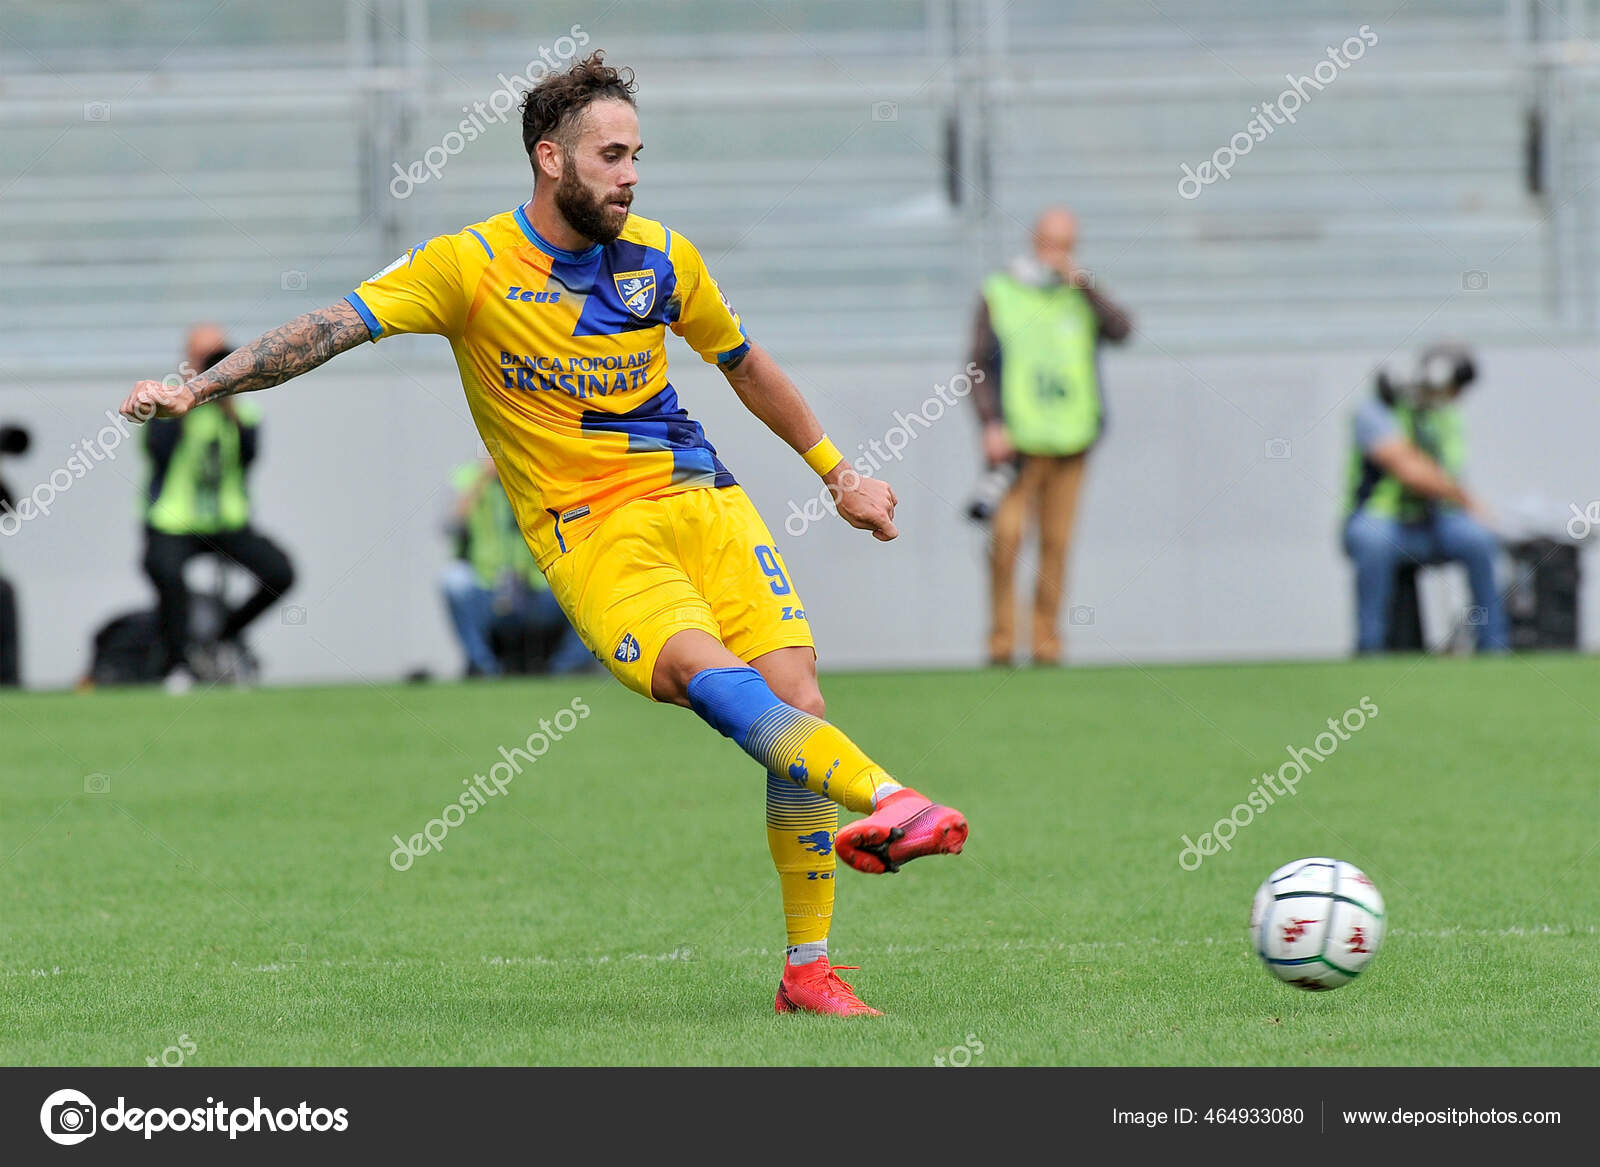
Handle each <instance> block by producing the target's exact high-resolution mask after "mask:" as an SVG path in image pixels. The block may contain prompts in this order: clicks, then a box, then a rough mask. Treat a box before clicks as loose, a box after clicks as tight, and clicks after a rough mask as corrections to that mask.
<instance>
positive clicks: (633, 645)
mask: <svg viewBox="0 0 1600 1167" xmlns="http://www.w3.org/2000/svg"><path fill="white" fill-rule="evenodd" d="M611 655H612V656H614V657H616V658H617V659H618V660H619V661H621V662H622V663H623V664H625V665H628V664H632V663H633V662H634V661H636V660H638V659H639V642H638V641H637V640H635V639H634V638H633V633H631V632H625V633H623V636H622V642H621V643H620V644H618V645H617V651H616V652H614V653H612V654H611Z"/></svg>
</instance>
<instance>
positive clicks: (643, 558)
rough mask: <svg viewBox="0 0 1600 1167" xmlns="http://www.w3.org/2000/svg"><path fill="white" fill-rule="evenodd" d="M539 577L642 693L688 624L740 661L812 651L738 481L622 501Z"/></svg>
mask: <svg viewBox="0 0 1600 1167" xmlns="http://www.w3.org/2000/svg"><path fill="white" fill-rule="evenodd" d="M545 577H546V578H547V579H548V580H549V582H550V591H551V592H552V593H553V594H554V595H555V597H556V599H557V601H559V602H560V604H561V607H562V608H563V609H564V610H565V611H566V613H567V618H568V619H570V620H571V621H572V626H573V627H574V628H576V629H577V630H578V635H579V636H581V637H582V638H583V642H584V644H586V645H588V646H589V650H590V651H591V652H593V653H594V654H595V656H597V657H598V658H599V659H600V660H601V662H602V663H604V664H605V666H606V667H607V668H608V669H610V670H611V672H612V675H614V676H615V677H616V678H617V680H619V681H621V682H622V683H623V684H624V685H626V686H628V688H630V689H632V690H633V691H634V692H636V693H642V694H644V695H645V696H646V697H649V696H651V693H650V678H651V676H652V675H653V674H654V672H655V667H656V658H657V657H658V656H660V655H661V648H662V646H663V645H664V644H666V642H667V640H668V639H669V638H671V637H672V636H673V634H675V633H677V632H681V631H682V630H683V629H685V628H699V629H701V630H702V631H704V632H708V633H710V634H711V635H712V636H715V637H716V638H717V639H718V640H720V641H722V643H723V644H724V645H726V646H727V648H728V651H730V652H732V653H733V655H734V656H736V657H738V658H739V659H740V660H743V661H752V660H755V658H756V657H758V656H761V655H762V654H763V653H767V652H771V651H772V650H773V649H776V648H792V647H804V648H810V649H812V650H813V651H815V644H814V642H813V641H812V639H811V625H810V624H808V623H807V622H806V612H805V606H804V605H803V604H802V603H801V602H800V597H799V595H797V594H796V592H795V589H794V584H793V582H791V580H790V579H789V570H788V568H787V567H785V566H784V562H783V557H782V556H781V555H779V554H778V549H777V547H776V545H775V544H774V542H773V539H772V533H771V532H770V531H768V530H767V525H766V523H764V522H762V520H761V516H760V515H759V514H757V513H756V508H755V505H754V504H753V503H751V501H750V499H749V496H748V495H746V494H745V492H744V490H743V489H742V488H740V487H738V486H724V487H720V488H714V487H713V488H707V489H703V490H685V491H681V492H680V493H678V494H670V495H667V496H666V497H665V498H643V499H634V500H633V501H632V502H629V503H625V504H623V505H622V506H620V507H618V508H617V509H616V510H615V511H613V512H612V513H611V514H609V515H607V516H606V517H605V518H604V519H603V520H602V521H601V523H600V525H599V526H598V527H596V528H595V529H594V531H592V532H591V533H590V535H589V537H588V538H587V539H585V540H584V541H583V542H582V543H579V544H578V545H577V546H576V547H574V548H573V549H572V550H571V551H568V552H567V553H566V554H565V555H562V556H561V557H560V558H558V559H557V560H556V561H555V562H554V563H552V564H551V565H550V568H549V570H548V571H547V572H546V573H545Z"/></svg>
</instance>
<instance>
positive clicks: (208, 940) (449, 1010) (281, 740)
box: [0, 657, 1600, 1066]
mask: <svg viewBox="0 0 1600 1167" xmlns="http://www.w3.org/2000/svg"><path fill="white" fill-rule="evenodd" d="M824 692H825V693H826V695H827V697H828V699H829V702H830V716H831V717H832V719H833V720H835V721H836V722H838V723H839V724H840V725H842V726H843V727H844V728H845V729H846V730H847V731H849V732H850V733H852V734H853V735H854V736H855V737H856V738H857V740H859V741H860V742H861V743H862V744H863V745H864V746H865V747H866V748H867V750H868V751H869V752H870V753H872V754H873V755H874V756H875V757H877V758H878V759H879V760H880V761H881V762H883V763H884V764H885V765H886V766H888V767H889V768H890V769H891V770H892V771H894V772H896V773H897V774H898V775H899V776H901V777H903V778H904V779H906V780H907V781H909V782H910V783H912V784H915V785H917V786H919V787H922V788H924V789H925V790H926V791H927V792H929V793H931V794H932V795H934V796H935V797H936V798H941V799H943V800H946V801H949V802H952V803H954V804H955V805H957V806H960V807H961V808H962V809H963V810H964V811H965V812H966V813H967V815H968V817H969V818H970V820H971V823H972V837H971V840H970V842H969V844H968V848H967V852H966V854H964V855H962V856H959V857H956V858H934V859H927V860H922V861H919V862H917V863H914V864H912V865H911V866H910V867H908V868H907V869H906V870H905V871H903V872H902V873H900V874H898V875H894V876H877V877H869V876H863V875H859V874H858V873H856V872H854V871H850V870H846V869H843V868H841V869H840V871H839V875H838V891H839V902H838V905H837V909H836V914H835V921H834V936H833V957H834V960H835V962H836V963H844V964H853V965H860V966H861V970H860V971H859V972H856V973H848V974H846V976H847V978H849V979H851V980H852V981H853V982H854V984H855V985H856V988H857V989H858V991H860V992H861V994H862V995H863V997H864V998H865V999H866V1000H868V1001H869V1002H871V1003H874V1004H876V1005H877V1006H879V1007H880V1008H883V1009H885V1010H887V1012H888V1016H886V1017H883V1018H879V1019H853V1020H839V1019H832V1018H812V1017H780V1016H775V1015H774V1013H773V1011H772V997H773V991H774V986H775V982H776V979H777V973H778V969H779V962H780V959H781V956H780V954H781V952H782V946H783V934H782V918H781V914H780V909H779V903H778V893H777V882H776V878H775V877H774V875H773V873H772V869H771V866H770V862H769V859H768V856H767V852H766V842H765V836H764V833H763V817H762V805H763V793H762V775H761V773H760V772H759V771H758V770H757V769H756V768H755V767H754V766H753V765H752V764H751V763H750V762H749V761H748V760H747V759H745V758H744V756H743V755H742V754H740V753H739V752H738V750H737V749H736V748H735V747H734V746H733V745H732V744H731V743H729V742H726V741H724V740H723V739H721V738H719V737H717V736H715V735H714V734H713V733H712V732H711V731H710V730H709V729H707V728H706V727H705V726H704V725H702V724H701V723H700V722H699V721H698V720H697V719H696V718H695V717H693V716H692V715H691V714H689V713H688V712H686V711H684V710H679V709H671V708H665V707H659V706H651V705H649V704H647V703H646V702H643V701H641V700H639V699H638V698H637V697H634V696H633V695H631V694H629V693H626V692H625V691H624V690H623V689H622V688H621V687H620V686H618V685H616V684H615V683H614V682H612V681H610V680H609V679H607V678H604V677H592V678H584V679H583V680H581V681H575V682H555V681H527V682H505V683H480V684H467V685H434V686H415V687H389V688H379V687H370V686H351V687H347V688H318V689H279V690H264V691H258V692H213V693H205V694H196V695H192V696H190V697H187V698H183V699H177V698H172V697H168V696H166V695H164V694H161V693H158V692H152V693H133V692H126V693H120V692H117V693H112V692H108V693H98V694H92V695H82V696H79V695H68V694H43V695H29V694H24V695H11V696H6V697H4V698H0V715H3V718H4V722H3V724H4V727H5V728H4V730H3V733H4V745H3V747H0V941H3V943H0V981H3V990H0V1062H3V1063H7V1064H95V1065H100V1064H108V1065H143V1064H145V1062H146V1059H147V1058H156V1059H157V1060H160V1059H161V1058H162V1057H163V1055H165V1057H166V1059H167V1060H168V1062H169V1063H173V1062H176V1061H177V1060H178V1058H179V1057H182V1058H183V1059H184V1060H185V1061H186V1062H187V1063H188V1064H190V1065H277V1064H356V1065H368V1064H424V1065H427V1064H679V1063H692V1064H703V1063H716V1064H728V1063H731V1064H748V1063H757V1064H839V1065H860V1064H910V1065H932V1064H934V1062H935V1059H936V1058H938V1057H945V1058H947V1059H948V1058H949V1057H950V1051H951V1050H952V1049H953V1048H955V1047H962V1050H961V1052H958V1053H957V1055H956V1057H955V1060H956V1061H958V1062H964V1061H966V1060H968V1059H967V1054H968V1053H970V1051H971V1049H973V1048H974V1046H968V1045H966V1044H965V1043H967V1041H968V1038H969V1036H970V1038H971V1039H972V1040H973V1042H974V1043H981V1044H982V1047H983V1050H982V1053H981V1054H976V1055H972V1056H971V1061H972V1062H973V1063H975V1064H978V1065H986V1066H1004V1065H1021V1064H1041V1063H1043V1064H1184V1065H1261V1064H1265V1065H1278V1064H1308V1065H1334V1064H1423V1065H1438V1064H1503V1063H1511V1064H1589V1065H1593V1064H1595V1063H1596V1062H1597V1061H1600V1010H1597V1009H1596V1007H1595V1006H1596V989H1595V986H1596V984H1600V934H1597V932H1596V926H1597V924H1600V896H1597V895H1596V893H1595V888H1596V885H1597V882H1600V832H1597V829H1596V827H1597V823H1600V790H1597V777H1596V773H1597V772H1596V769H1595V748H1596V745H1597V743H1600V714H1597V709H1600V660H1593V659H1583V658H1555V657H1517V658H1510V659H1500V660H1467V661H1460V660H1423V659H1390V660H1382V661H1370V662H1369V661H1360V662H1350V663H1330V664H1304V665H1302V664H1281V665H1263V666H1239V667H1231V666H1230V667H1193V668H1133V667H1130V668H1122V669H1089V668H1082V669H1068V670H1057V671H1020V672H1014V673H1005V672H1000V671H979V672H938V673H875V674H856V675H837V676H832V677H825V678H824ZM575 697H577V698H581V700H582V702H583V703H584V706H585V707H586V708H587V709H589V710H590V714H589V716H588V717H587V718H585V719H583V720H582V721H581V722H580V723H579V725H578V727H577V728H575V729H573V730H571V731H570V732H569V733H568V734H566V735H564V736H563V738H562V740H561V741H560V742H558V743H553V744H552V745H551V748H550V749H549V752H548V753H546V754H544V755H543V756H542V757H540V758H539V759H538V760H537V762H536V763H534V764H532V765H525V766H524V769H523V773H522V774H521V775H520V776H516V777H514V778H513V780H512V781H511V783H510V785H509V786H508V788H507V791H506V793H505V794H504V795H503V796H499V797H496V798H494V799H492V800H490V801H488V803H487V804H486V805H485V806H484V807H483V808H482V809H481V810H479V811H477V812H476V813H475V814H473V815H471V816H469V817H467V818H466V819H465V821H464V822H463V823H462V824H461V825H460V826H457V827H455V828H454V829H452V830H451V831H450V832H449V834H448V836H447V837H446V838H445V839H444V841H443V850H442V851H439V852H437V853H433V852H429V853H427V854H425V855H423V856H422V857H420V858H417V859H416V860H415V862H414V863H413V864H412V865H411V866H410V868H409V869H408V870H406V871H404V872H400V871H396V870H395V869H394V867H393V866H392V865H391V863H390V857H391V852H393V851H394V849H395V845H394V842H393V840H392V838H391V836H393V835H396V834H398V835H401V836H402V837H405V836H409V835H411V834H414V833H416V832H419V831H421V830H422V829H423V827H424V824H425V823H426V822H427V821H428V820H429V819H431V818H433V817H434V816H436V815H438V814H439V813H440V811H441V810H442V809H443V807H444V806H445V805H446V804H447V803H448V802H450V801H451V800H453V799H455V798H456V796H457V795H458V794H459V793H460V792H461V791H462V790H463V789H464V787H463V786H462V785H461V782H462V779H464V778H470V777H471V776H472V775H473V774H474V773H482V774H487V773H488V769H489V767H490V766H491V765H492V764H493V763H495V762H496V761H499V760H500V757H501V755H500V753H499V748H500V747H501V746H506V747H507V748H510V747H513V746H516V745H518V744H519V743H522V742H523V741H524V740H525V739H526V737H527V736H528V734H529V733H530V732H531V731H533V730H534V729H537V728H538V721H539V719H540V718H541V717H544V718H547V719H548V718H552V717H553V716H554V715H555V713H556V712H557V711H558V710H560V709H562V708H564V707H567V706H569V703H570V702H571V701H572V700H573V699H574V698H575ZM1363 697H1368V698H1370V699H1371V701H1372V702H1373V703H1375V704H1376V705H1377V707H1378V709H1379V715H1378V716H1377V717H1375V718H1373V719H1371V720H1370V721H1369V722H1368V723H1367V724H1366V725H1365V726H1364V727H1363V728H1362V729H1361V730H1360V731H1359V732H1357V733H1354V734H1352V735H1350V740H1348V741H1345V742H1342V743H1341V744H1339V746H1338V748H1337V750H1336V752H1334V753H1332V754H1331V755H1330V756H1328V757H1327V758H1326V759H1325V760H1324V761H1323V762H1321V763H1320V764H1316V765H1314V766H1313V767H1312V769H1311V771H1310V773H1309V774H1307V776H1306V777H1305V778H1304V779H1303V780H1302V781H1301V782H1300V783H1299V785H1298V792H1297V793H1296V794H1295V795H1294V796H1293V797H1291V798H1284V799H1279V800H1278V801H1277V802H1276V803H1275V805H1273V806H1272V807H1271V808H1270V809H1269V810H1267V811H1266V812H1265V813H1264V814H1261V815H1260V816H1259V817H1258V818H1256V820H1255V821H1254V822H1252V823H1251V824H1250V825H1249V826H1248V827H1246V828H1244V829H1242V830H1240V831H1239V833H1238V835H1237V837H1236V838H1235V839H1234V840H1233V843H1232V850H1231V851H1229V852H1224V853H1218V854H1216V855H1214V856H1212V857H1210V858H1208V859H1207V860H1206V861H1205V862H1204V863H1203V864H1202V865H1201V866H1200V867H1199V869H1198V870H1196V871H1193V872H1186V871H1184V870H1182V869H1181V868H1180V866H1179V864H1178V861H1177V860H1178V853H1179V850H1180V848H1181V843H1180V841H1179V837H1180V835H1183V834H1185V833H1187V834H1189V835H1190V836H1191V837H1192V838H1194V837H1198V836H1199V835H1200V834H1201V833H1203V832H1205V831H1207V830H1209V829H1210V828H1211V826H1212V825H1213V824H1214V823H1215V822H1216V821H1217V820H1218V819H1219V818H1221V817H1224V816H1225V815H1227V814H1228V813H1229V811H1230V809H1231V808H1232V807H1233V806H1234V805H1235V804H1237V803H1239V802H1241V801H1243V799H1244V798H1245V796H1246V794H1247V793H1248V792H1249V790H1250V789H1251V780H1252V778H1254V777H1256V776H1257V775H1259V774H1260V773H1261V772H1262V770H1263V769H1266V768H1269V767H1270V768H1273V769H1276V768H1277V766H1278V765H1279V764H1280V762H1282V761H1283V760H1284V758H1285V757H1286V755H1285V752H1284V751H1285V748H1286V747H1288V746H1297V747H1298V746H1312V745H1313V743H1314V739H1315V738H1316V735H1317V734H1318V733H1320V732H1322V731H1323V730H1325V728H1326V724H1325V723H1326V721H1327V719H1328V718H1330V717H1335V718H1337V717H1339V716H1341V715H1342V714H1343V713H1344V711H1345V710H1347V709H1350V708H1353V707H1357V706H1358V703H1359V702H1360V701H1361V699H1362V698H1363ZM1324 744H1326V739H1324ZM86 787H87V789H86ZM1323 854H1327V855H1333V856H1335V857H1338V858H1342V859H1347V860H1350V861H1351V862H1353V863H1356V864H1358V865H1359V866H1361V867H1363V868H1364V869H1365V870H1366V871H1367V872H1368V873H1369V874H1370V875H1371V876H1372V877H1373V879H1374V880H1375V881H1376V882H1377V884H1378V886H1379V888H1381V889H1382V891H1383V893H1384V894H1385V896H1386V898H1387V901H1388V909H1389V919H1388V925H1389V935H1388V937H1387V939H1386V941H1385V944H1384V948H1383V950H1382V951H1381V952H1380V953H1379V954H1378V956H1377V958H1376V960H1375V961H1374V962H1373V964H1372V965H1371V967H1370V968H1369V970H1368V971H1367V973H1366V974H1365V975H1363V976H1362V978H1361V979H1360V980H1359V981H1357V982H1356V983H1355V984H1353V985H1351V986H1349V987H1347V988H1344V989H1341V990H1339V991H1338V992H1334V993H1322V994H1311V993H1304V992H1300V991H1298V990H1295V989H1292V988H1289V987H1287V986H1284V985H1280V984H1278V983H1277V982H1276V981H1274V980H1272V979H1271V978H1270V977H1269V975H1268V974H1267V972H1266V971H1265V970H1264V969H1263V968H1262V967H1261V965H1260V963H1259V962H1258V961H1257V959H1256V957H1255V955H1254V954H1253V952H1252V951H1251V950H1250V947H1249V944H1248V940H1247V937H1246V934H1245V922H1246V917H1247V914H1248V910H1249V904H1250V899H1251V895H1252V893H1253V892H1254V890H1255V888H1256V886H1257V885H1258V883H1259V882H1260V881H1261V880H1262V879H1263V878H1264V877H1265V876H1266V875H1267V874H1268V872H1270V871H1271V870H1272V869H1273V868H1275V867H1277V866H1278V865H1279V864H1282V863H1285V862H1287V861H1289V860H1291V859H1295V858H1299V857H1302V856H1308V855H1323ZM185 1041H186V1042H187V1043H188V1045H192V1046H193V1049H192V1051H191V1050H189V1049H188V1048H187V1045H185V1044H183V1043H184V1042H185Z"/></svg>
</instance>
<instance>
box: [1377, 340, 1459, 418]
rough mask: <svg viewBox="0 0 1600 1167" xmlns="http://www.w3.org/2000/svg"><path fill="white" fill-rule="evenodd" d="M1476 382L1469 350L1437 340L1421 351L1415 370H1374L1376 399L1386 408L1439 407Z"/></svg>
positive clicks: (1388, 366)
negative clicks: (1376, 386) (1376, 373)
mask: <svg viewBox="0 0 1600 1167" xmlns="http://www.w3.org/2000/svg"><path fill="white" fill-rule="evenodd" d="M1477 379H1478V364H1477V361H1476V360H1475V359H1474V358H1473V355H1472V350H1471V349H1469V348H1468V347H1467V346H1466V345H1464V344H1461V343H1459V342H1457V341H1441V342H1440V343H1438V344H1434V345H1430V346H1429V347H1428V348H1425V349H1423V350H1422V352H1421V353H1419V354H1418V356H1417V363H1416V367H1415V369H1413V370H1411V371H1409V372H1406V373H1401V372H1399V371H1397V370H1396V369H1395V368H1394V367H1393V366H1391V365H1385V366H1384V367H1382V368H1380V369H1379V370H1378V396H1379V397H1381V398H1382V399H1383V400H1384V402H1385V404H1388V405H1405V406H1409V407H1410V408H1412V409H1428V408H1430V407H1432V406H1435V405H1443V404H1444V403H1445V402H1447V401H1449V400H1451V399H1452V398H1454V397H1455V396H1456V395H1457V394H1459V393H1460V392H1461V391H1462V390H1463V389H1465V388H1466V387H1467V386H1468V385H1470V384H1472V382H1473V381H1476V380H1477Z"/></svg>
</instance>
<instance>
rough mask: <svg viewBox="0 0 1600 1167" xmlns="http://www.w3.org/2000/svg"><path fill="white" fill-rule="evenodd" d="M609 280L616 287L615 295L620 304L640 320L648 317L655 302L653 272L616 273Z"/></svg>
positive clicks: (654, 275) (654, 276)
mask: <svg viewBox="0 0 1600 1167" xmlns="http://www.w3.org/2000/svg"><path fill="white" fill-rule="evenodd" d="M611 280H612V282H613V283H615V284H616V285H617V295H619V296H621V297H622V302H623V304H624V305H626V306H627V309H628V311H629V312H632V313H633V314H634V315H635V316H637V317H638V318H639V319H641V320H643V319H644V318H645V317H647V316H649V315H650V309H651V308H652V307H653V306H654V305H655V302H656V273H655V272H653V271H625V272H618V273H617V274H616V275H614V276H612V277H611Z"/></svg>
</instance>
